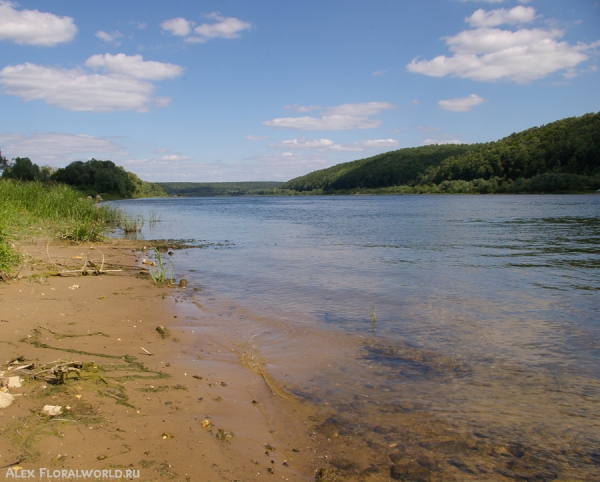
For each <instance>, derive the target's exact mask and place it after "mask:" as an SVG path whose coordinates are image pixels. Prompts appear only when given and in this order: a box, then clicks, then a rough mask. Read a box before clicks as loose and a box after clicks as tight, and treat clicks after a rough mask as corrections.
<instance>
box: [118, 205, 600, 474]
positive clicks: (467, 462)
mask: <svg viewBox="0 0 600 482" xmlns="http://www.w3.org/2000/svg"><path fill="white" fill-rule="evenodd" d="M114 204H116V205H118V206H120V207H122V208H123V209H124V210H125V211H126V212H127V213H128V214H130V215H143V216H145V217H146V218H147V219H148V218H149V215H150V213H151V212H152V213H153V214H154V216H157V217H158V218H159V219H160V222H157V223H153V224H152V225H150V223H148V222H146V226H145V228H144V231H143V233H142V236H143V237H145V238H146V239H168V238H171V239H195V240H197V241H199V242H200V241H202V242H203V243H204V244H206V245H207V247H205V248H203V249H185V250H181V251H176V252H175V254H174V255H173V256H172V257H170V258H169V259H170V260H171V261H172V262H173V264H174V266H175V268H176V270H177V274H178V277H181V276H185V278H186V279H188V281H189V283H190V285H197V286H201V287H202V291H200V292H195V293H194V294H193V298H194V302H195V306H196V307H197V310H198V313H197V314H196V315H191V316H196V317H197V319H198V324H199V326H201V327H203V329H205V330H210V331H212V332H214V333H220V334H221V335H222V336H225V337H227V338H228V339H229V340H231V342H232V343H233V344H234V345H235V346H236V347H237V348H238V350H239V355H240V358H241V359H255V360H260V363H261V365H262V366H263V368H264V370H265V371H267V372H268V373H270V374H271V375H272V376H273V377H274V379H275V380H278V381H279V383H280V384H281V385H282V386H284V387H285V389H286V390H288V391H289V392H291V393H293V394H296V395H297V396H299V397H300V398H301V399H304V400H307V401H310V402H312V403H315V404H317V406H319V407H320V409H321V412H320V415H319V417H316V418H315V420H313V424H314V430H315V432H316V433H318V434H320V436H323V437H325V438H327V439H328V440H329V443H330V449H331V451H332V453H334V454H336V455H335V457H334V458H333V459H332V461H331V463H332V464H333V466H334V467H335V468H336V470H338V471H340V472H341V473H344V474H346V478H347V479H350V478H352V477H367V476H368V477H381V478H382V480H385V478H389V477H392V478H394V479H397V480H600V405H599V402H600V293H599V290H600V270H599V269H598V268H599V267H600V196H596V195H579V196H568V195H565V196H549V195H545V196H531V195H523V196H459V195H455V196H393V197H369V196H351V197H346V196H339V197H338V196H335V197H309V198H268V197H261V198H251V197H250V198H245V197H244V198H169V199H147V200H135V201H125V202H118V203H114ZM191 296H192V295H190V297H191ZM372 306H373V307H374V310H375V318H376V321H375V322H374V321H373V314H372V308H371V307H372ZM390 467H391V468H390ZM411 477H412V478H411Z"/></svg>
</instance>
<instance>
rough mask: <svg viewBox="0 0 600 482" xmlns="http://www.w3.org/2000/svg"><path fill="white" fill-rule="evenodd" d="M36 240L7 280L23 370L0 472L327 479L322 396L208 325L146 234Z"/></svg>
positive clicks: (10, 373)
mask: <svg viewBox="0 0 600 482" xmlns="http://www.w3.org/2000/svg"><path fill="white" fill-rule="evenodd" d="M30 242H31V244H22V245H21V246H19V250H20V252H21V253H23V254H25V255H27V258H26V259H27V262H26V264H25V266H24V267H23V269H22V270H21V272H20V273H19V277H18V279H15V280H12V281H8V282H0V353H1V357H0V373H1V374H2V376H3V377H4V378H3V380H4V381H5V383H4V385H7V384H8V382H9V381H11V380H12V383H11V384H10V385H12V386H10V385H9V386H5V387H4V388H3V391H5V392H7V393H9V394H10V395H12V397H11V396H4V399H12V403H11V404H10V405H9V406H7V407H6V408H2V409H0V476H6V478H7V480H10V479H12V478H15V479H16V478H17V477H21V478H25V477H28V478H29V479H30V480H60V479H61V478H62V479H63V480H64V479H66V478H68V477H71V478H72V479H73V480H75V479H76V478H77V477H79V480H85V479H86V478H87V480H95V479H99V480H109V479H113V480H127V479H131V480H135V479H138V480H144V481H154V480H187V481H193V480H196V481H207V482H208V481H222V480H229V481H233V480H240V481H242V480H263V479H265V480H276V479H281V480H312V479H314V477H315V471H318V470H319V468H320V467H323V466H324V460H326V457H325V456H324V455H321V454H320V452H319V450H318V449H316V448H315V447H316V440H313V438H311V437H310V436H309V435H308V429H307V423H308V422H307V419H308V418H309V417H310V407H307V406H304V405H303V404H302V403H300V402H299V401H297V400H295V399H294V398H293V397H290V396H286V395H285V394H283V393H277V392H278V389H277V387H276V386H275V385H274V383H273V382H269V381H268V378H266V377H265V375H264V374H262V373H260V371H257V370H254V371H253V370H251V369H250V368H248V363H246V364H244V363H242V362H241V361H240V360H239V358H238V356H237V355H236V354H235V353H234V351H233V348H232V347H230V346H227V344H226V343H224V342H223V340H218V339H210V338H208V337H206V336H203V335H201V334H200V333H199V332H198V329H197V328H198V327H197V325H195V324H194V323H193V320H190V319H187V317H186V316H185V313H186V308H185V306H184V304H185V302H184V301H183V293H184V290H187V292H188V293H189V292H190V290H192V291H193V290H194V289H195V287H194V286H191V285H184V286H179V285H176V286H174V287H166V286H163V287H158V286H156V285H154V284H153V283H152V280H151V278H150V277H149V276H148V275H147V274H144V271H143V269H142V268H143V267H144V266H145V265H143V264H142V260H143V259H144V258H145V257H147V256H148V253H146V252H144V251H143V250H142V248H143V245H142V244H141V243H140V242H135V241H123V240H113V241H108V242H105V243H84V244H79V245H69V244H60V243H56V242H54V243H50V244H48V243H46V241H44V240H31V241H30ZM82 266H84V267H85V269H100V268H101V269H102V270H103V271H108V272H107V273H104V274H99V275H96V274H93V273H90V274H89V275H87V276H78V275H79V274H80V273H77V272H76V271H77V270H81V269H82ZM92 267H93V268H92ZM65 271H75V272H74V273H68V274H67V275H66V276H56V273H57V272H65ZM63 274H65V273H63ZM196 289H199V288H196ZM159 326H162V327H164V328H165V331H164V332H163V333H162V334H161V333H159V331H158V330H157V327H159ZM161 331H162V330H161ZM242 361H243V360H242ZM245 365H246V366H245ZM61 371H62V372H64V373H63V374H62V375H61V374H60V372H61ZM61 376H63V377H64V379H63V382H64V383H60V380H59V377H61ZM19 384H20V385H21V386H20V387H18V386H15V385H19ZM46 406H51V407H60V408H58V409H55V410H56V411H57V412H56V414H55V415H46V414H44V413H43V409H44V407H46ZM98 470H100V471H105V472H94V473H93V475H92V476H90V477H86V475H89V474H90V472H89V471H98ZM57 471H58V472H57ZM77 471H79V472H77ZM84 471H88V472H84ZM106 471H108V472H106ZM57 475H58V476H59V477H57ZM98 475H101V477H98ZM49 476H50V477H53V478H49ZM65 476H66V477H65ZM119 476H120V477H119ZM324 480H325V479H324Z"/></svg>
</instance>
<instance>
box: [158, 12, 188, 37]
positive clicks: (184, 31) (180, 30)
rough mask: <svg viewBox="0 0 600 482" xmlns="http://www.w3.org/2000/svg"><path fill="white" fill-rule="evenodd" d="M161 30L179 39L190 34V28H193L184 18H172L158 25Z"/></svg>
mask: <svg viewBox="0 0 600 482" xmlns="http://www.w3.org/2000/svg"><path fill="white" fill-rule="evenodd" d="M160 26H161V28H162V29H163V30H165V31H167V32H171V33H172V34H173V35H177V36H179V37H185V36H187V35H189V34H190V32H191V31H192V27H193V26H194V22H190V21H189V20H186V19H185V18H181V17H179V18H172V19H170V20H165V21H164V22H163V23H161V24H160Z"/></svg>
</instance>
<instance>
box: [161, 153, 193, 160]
mask: <svg viewBox="0 0 600 482" xmlns="http://www.w3.org/2000/svg"><path fill="white" fill-rule="evenodd" d="M187 159H190V157H188V156H180V155H179V154H169V155H167V156H162V157H161V158H160V159H159V160H160V161H185V160H187Z"/></svg>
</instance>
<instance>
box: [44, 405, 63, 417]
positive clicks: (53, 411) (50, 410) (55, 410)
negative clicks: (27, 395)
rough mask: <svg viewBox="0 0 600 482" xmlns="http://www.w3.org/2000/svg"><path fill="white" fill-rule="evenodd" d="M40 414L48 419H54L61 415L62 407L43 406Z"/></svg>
mask: <svg viewBox="0 0 600 482" xmlns="http://www.w3.org/2000/svg"><path fill="white" fill-rule="evenodd" d="M42 413H43V414H45V415H48V416H49V417H56V416H57V415H60V414H61V413H62V407H61V406H60V405H44V408H42Z"/></svg>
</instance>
